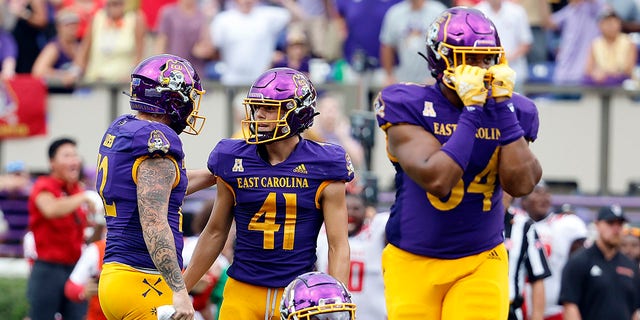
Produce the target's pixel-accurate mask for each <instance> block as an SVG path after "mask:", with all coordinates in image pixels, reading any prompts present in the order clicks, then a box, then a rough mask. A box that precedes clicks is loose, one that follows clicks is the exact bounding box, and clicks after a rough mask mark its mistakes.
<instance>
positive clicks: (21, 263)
mask: <svg viewBox="0 0 640 320" xmlns="http://www.w3.org/2000/svg"><path fill="white" fill-rule="evenodd" d="M28 275H29V264H28V263H27V260H25V259H22V258H0V277H5V278H26V277H27V276H28Z"/></svg>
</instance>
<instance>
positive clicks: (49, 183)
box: [27, 138, 95, 320]
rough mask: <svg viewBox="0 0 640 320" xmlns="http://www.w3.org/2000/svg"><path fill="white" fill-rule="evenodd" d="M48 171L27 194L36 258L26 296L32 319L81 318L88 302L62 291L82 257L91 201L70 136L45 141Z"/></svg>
mask: <svg viewBox="0 0 640 320" xmlns="http://www.w3.org/2000/svg"><path fill="white" fill-rule="evenodd" d="M49 166H50V173H49V174H48V175H44V176H41V177H39V178H38V179H37V180H36V181H35V183H34V185H33V189H32V192H31V195H30V196H29V229H30V230H31V232H33V236H34V241H35V247H36V251H37V259H36V261H35V262H34V264H33V268H32V270H31V274H30V276H29V284H28V288H27V298H28V300H29V304H30V311H29V316H30V318H31V320H41V319H43V320H45V319H46V320H50V319H53V318H54V315H55V314H56V313H60V314H61V315H62V316H63V317H64V319H65V320H67V319H83V317H84V315H85V314H86V304H84V303H82V304H81V303H74V302H72V301H70V300H69V299H67V298H66V297H65V295H64V285H65V282H66V280H67V278H69V275H70V274H71V271H72V270H73V267H74V265H75V263H76V262H77V261H78V259H79V258H80V254H81V250H82V246H83V244H84V229H85V227H86V226H87V213H88V212H89V211H91V212H93V211H95V205H94V204H93V202H92V200H91V199H90V197H89V196H88V195H87V194H86V193H85V190H84V188H83V186H82V184H81V183H80V181H79V179H80V172H81V168H82V165H81V160H80V156H79V155H78V150H77V148H76V142H75V141H74V140H72V139H68V138H61V139H57V140H55V141H53V142H52V143H51V145H50V146H49Z"/></svg>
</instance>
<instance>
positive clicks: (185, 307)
mask: <svg viewBox="0 0 640 320" xmlns="http://www.w3.org/2000/svg"><path fill="white" fill-rule="evenodd" d="M173 307H174V308H175V309H176V312H175V313H174V314H173V315H172V316H171V319H174V320H192V319H193V317H194V315H195V313H196V311H195V310H194V309H193V303H192V302H191V297H189V294H188V293H187V290H186V289H183V290H180V291H178V292H174V293H173Z"/></svg>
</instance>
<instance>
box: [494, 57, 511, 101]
mask: <svg viewBox="0 0 640 320" xmlns="http://www.w3.org/2000/svg"><path fill="white" fill-rule="evenodd" d="M488 72H489V73H490V74H491V78H492V80H491V96H492V97H493V98H494V99H495V98H502V97H504V98H511V95H512V94H513V86H514V85H515V82H516V72H515V71H513V69H511V67H509V64H508V63H507V61H506V59H503V60H502V61H501V62H500V64H496V65H494V66H492V67H491V68H489V70H488Z"/></svg>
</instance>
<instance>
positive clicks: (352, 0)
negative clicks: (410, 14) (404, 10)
mask: <svg viewBox="0 0 640 320" xmlns="http://www.w3.org/2000/svg"><path fill="white" fill-rule="evenodd" d="M401 1H402V0H368V1H362V0H335V3H336V9H337V11H338V14H339V16H340V17H339V18H340V19H341V20H342V24H343V26H344V28H343V37H344V42H343V54H344V59H345V60H346V61H347V62H348V63H349V65H351V67H352V68H353V69H354V70H355V71H357V72H362V71H364V70H367V69H375V68H379V67H380V39H379V38H378V36H379V35H380V29H381V28H382V20H383V18H384V15H385V13H386V12H387V10H389V8H390V7H391V6H392V5H394V4H396V3H398V2H401Z"/></svg>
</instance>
